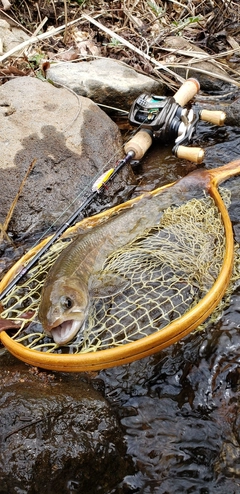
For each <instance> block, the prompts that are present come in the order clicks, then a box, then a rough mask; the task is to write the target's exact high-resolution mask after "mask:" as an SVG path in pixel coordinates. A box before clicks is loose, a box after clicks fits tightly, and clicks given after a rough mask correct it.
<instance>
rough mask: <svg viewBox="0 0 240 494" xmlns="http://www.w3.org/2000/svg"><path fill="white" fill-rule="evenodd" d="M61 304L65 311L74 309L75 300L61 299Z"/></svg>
mask: <svg viewBox="0 0 240 494" xmlns="http://www.w3.org/2000/svg"><path fill="white" fill-rule="evenodd" d="M60 302H61V306H62V307H63V308H64V309H71V308H72V307H73V300H72V299H71V298H70V297H65V296H64V297H61V300H60Z"/></svg>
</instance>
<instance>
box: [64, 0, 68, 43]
mask: <svg viewBox="0 0 240 494" xmlns="http://www.w3.org/2000/svg"><path fill="white" fill-rule="evenodd" d="M63 3H64V20H65V26H66V27H65V31H64V37H63V41H64V43H65V44H66V41H67V33H68V29H67V28H68V25H67V21H68V13H67V0H64V1H63Z"/></svg>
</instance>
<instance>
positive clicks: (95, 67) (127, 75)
mask: <svg viewBox="0 0 240 494" xmlns="http://www.w3.org/2000/svg"><path fill="white" fill-rule="evenodd" d="M46 78H47V79H48V80H51V81H52V82H53V83H54V84H56V85H58V84H60V85H63V86H66V87H68V88H70V89H72V90H73V91H75V92H76V93H77V94H80V95H81V96H87V97H88V98H91V99H92V100H93V101H95V102H96V103H100V104H104V105H110V106H113V107H116V108H119V109H122V110H126V111H129V110H130V107H131V105H132V103H133V101H134V100H135V99H136V98H137V97H138V96H139V95H140V94H141V93H144V92H147V93H154V94H158V95H162V94H163V92H164V86H163V84H162V82H160V81H157V80H154V79H152V78H151V77H148V76H145V75H143V74H140V73H138V72H136V71H135V70H134V69H132V68H131V67H128V66H127V65H126V64H124V63H120V62H118V61H116V60H113V59H111V58H100V59H96V60H92V61H90V62H78V63H70V62H69V63H68V62H63V63H57V64H52V65H51V66H50V68H49V69H47V70H46Z"/></svg>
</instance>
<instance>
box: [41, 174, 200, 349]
mask: <svg viewBox="0 0 240 494" xmlns="http://www.w3.org/2000/svg"><path fill="white" fill-rule="evenodd" d="M178 184H179V185H178V186H176V187H174V188H169V189H166V190H165V191H164V194H163V193H162V191H161V194H160V195H159V196H158V195H157V194H156V195H150V194H148V193H146V194H145V195H144V196H143V197H142V198H141V199H140V200H139V201H138V202H137V203H134V204H131V206H129V207H127V208H125V209H122V210H120V211H118V213H117V214H115V216H113V217H112V216H110V217H107V215H106V219H105V220H104V221H102V222H101V223H100V224H98V225H97V226H94V227H92V228H91V229H89V230H87V231H85V232H84V233H79V234H78V235H77V237H76V238H75V239H74V240H73V241H72V242H71V243H70V244H69V245H68V246H67V247H66V248H65V249H64V250H63V251H62V253H61V254H60V255H59V257H58V258H57V260H56V261H55V263H54V264H53V266H52V267H51V268H50V270H49V272H48V275H47V277H46V279H45V282H44V284H43V288H42V293H41V298H40V304H39V310H38V319H39V321H40V323H41V325H42V327H43V329H44V332H45V333H46V335H48V336H50V337H51V338H52V339H53V340H54V342H55V343H57V344H58V345H64V344H67V343H69V342H70V341H71V340H73V338H74V337H75V336H76V335H77V333H78V332H79V331H80V330H81V331H82V332H83V331H84V327H85V322H86V319H87V315H88V311H89V306H90V301H91V300H92V299H94V298H96V297H99V298H100V297H108V296H110V295H112V296H113V295H115V294H117V293H119V292H122V291H123V290H125V289H126V288H127V286H128V285H129V280H128V279H126V278H124V277H122V276H119V275H115V274H114V273H111V272H108V271H107V270H104V272H103V267H104V264H105V263H106V260H107V258H108V256H109V255H110V254H112V253H113V252H114V251H115V250H117V249H119V248H122V247H123V246H124V245H126V244H128V243H129V242H131V241H132V240H134V239H135V238H137V237H138V236H139V235H142V234H143V233H144V232H146V230H149V229H151V228H153V227H154V226H156V225H157V224H158V223H159V220H160V218H161V216H162V214H163V212H164V210H165V209H166V207H168V206H169V205H171V204H172V203H173V202H174V204H181V202H182V200H183V198H184V200H186V194H187V193H188V194H190V192H189V190H188V191H187V189H188V187H187V186H185V185H184V184H185V182H184V180H182V181H181V180H180V181H179V182H178ZM190 189H191V188H190ZM186 191H187V192H186Z"/></svg>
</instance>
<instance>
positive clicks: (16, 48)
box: [0, 18, 81, 63]
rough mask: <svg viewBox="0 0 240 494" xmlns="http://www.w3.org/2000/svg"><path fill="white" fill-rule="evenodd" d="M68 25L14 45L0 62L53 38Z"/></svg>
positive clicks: (75, 22)
mask: <svg viewBox="0 0 240 494" xmlns="http://www.w3.org/2000/svg"><path fill="white" fill-rule="evenodd" d="M80 21H81V18H78V19H75V20H74V21H71V22H68V24H67V25H68V26H72V25H73V24H77V23H78V22H80ZM65 27H66V25H65V24H63V26H59V27H56V28H55V29H52V30H51V31H47V32H46V33H42V34H39V35H38V36H32V37H31V38H29V39H27V40H26V41H23V42H22V43H20V44H19V45H17V46H14V48H12V49H11V50H9V51H8V52H7V53H4V54H3V55H2V56H1V57H0V63H1V62H3V61H4V60H6V59H7V58H9V57H11V56H12V55H14V53H16V52H17V51H20V50H23V49H24V48H26V47H27V46H30V45H33V44H34V43H38V42H39V41H41V40H43V39H47V38H51V37H52V36H55V35H56V34H59V33H60V32H61V31H64V29H65Z"/></svg>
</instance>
